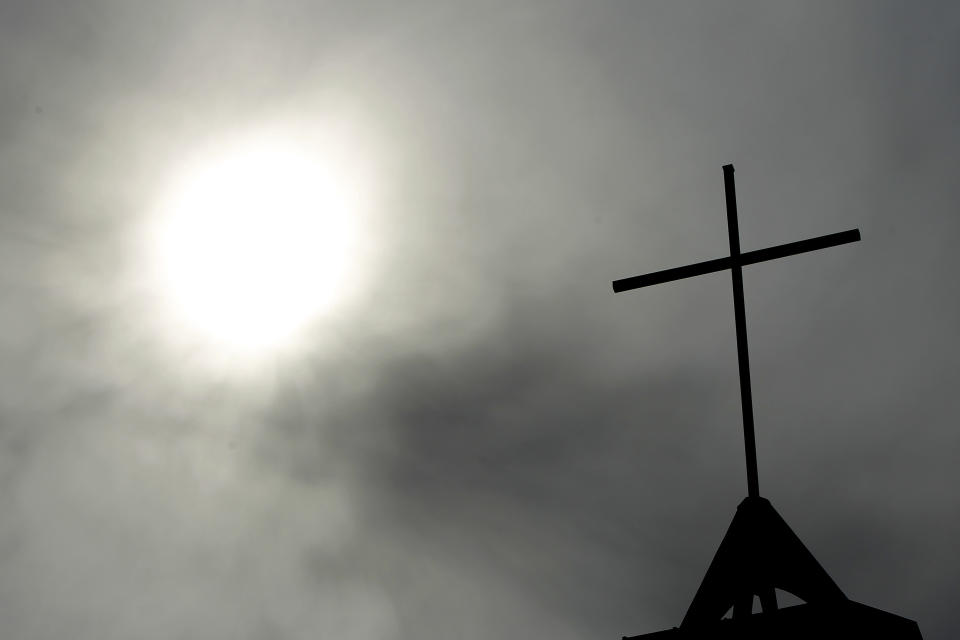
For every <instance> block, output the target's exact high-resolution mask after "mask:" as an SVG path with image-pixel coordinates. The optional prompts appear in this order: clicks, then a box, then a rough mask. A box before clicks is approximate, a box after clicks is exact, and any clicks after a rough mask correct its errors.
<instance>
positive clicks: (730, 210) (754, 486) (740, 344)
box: [613, 164, 860, 497]
mask: <svg viewBox="0 0 960 640" xmlns="http://www.w3.org/2000/svg"><path fill="white" fill-rule="evenodd" d="M723 187H724V192H725V193H726V200H727V232H728V234H729V236H730V255H729V256H726V257H723V258H717V259H715V260H707V261H706V262H698V263H696V264H689V265H686V266H684V267H677V268H675V269H665V270H663V271H655V272H653V273H648V274H645V275H641V276H633V277H632V278H623V279H622V280H614V281H613V291H614V293H620V292H622V291H630V290H631V289H639V288H641V287H649V286H650V285H654V284H660V283H662V282H671V281H673V280H681V279H683V278H691V277H693V276H699V275H703V274H705V273H713V272H714V271H722V270H724V269H730V275H731V278H732V280H733V312H734V317H735V320H736V326H737V360H738V362H739V367H740V404H741V406H742V408H743V444H744V449H745V450H746V457H747V494H748V495H749V496H751V497H756V496H759V495H760V488H759V481H758V479H757V443H756V437H755V436H754V432H753V396H752V394H751V391H750V356H749V354H748V352H747V323H746V318H745V314H744V310H743V273H742V271H741V267H743V266H744V265H748V264H755V263H757V262H766V261H767V260H774V259H776V258H785V257H786V256H792V255H796V254H798V253H806V252H807V251H815V250H817V249H826V248H827V247H835V246H837V245H840V244H846V243H848V242H857V241H858V240H860V230H859V229H850V230H849V231H841V232H840V233H831V234H829V235H826V236H820V237H817V238H810V239H808V240H800V241H798V242H790V243H787V244H781V245H777V246H775V247H767V248H766V249H758V250H757V251H748V252H747V253H740V229H739V227H738V225H737V192H736V187H735V186H734V182H733V165H732V164H727V165H724V166H723Z"/></svg>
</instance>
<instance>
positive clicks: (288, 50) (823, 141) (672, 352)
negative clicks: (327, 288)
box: [0, 1, 960, 640]
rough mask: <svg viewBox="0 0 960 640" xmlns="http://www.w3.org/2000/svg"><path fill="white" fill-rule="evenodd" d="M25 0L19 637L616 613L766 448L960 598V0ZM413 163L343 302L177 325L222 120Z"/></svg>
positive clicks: (5, 207)
mask: <svg viewBox="0 0 960 640" xmlns="http://www.w3.org/2000/svg"><path fill="white" fill-rule="evenodd" d="M203 4H204V6H203V7H201V8H197V7H195V6H194V3H183V4H179V5H178V4H175V3H146V2H143V3H139V2H138V3H131V2H106V1H101V2H85V3H73V2H6V3H3V5H2V6H0V83H2V87H3V97H2V98H0V193H2V194H3V196H2V199H0V230H2V233H0V267H2V268H0V286H2V289H0V291H2V296H3V304H2V305H0V327H2V329H3V331H2V332H0V346H2V349H3V358H2V364H0V367H2V375H3V384H2V387H0V412H2V413H0V418H2V421H0V424H2V430H0V445H2V450H0V489H2V491H0V502H2V509H3V513H4V517H3V518H2V520H0V621H2V624H3V628H4V636H5V637H10V638H36V639H48V638H50V639H52V638H67V637H69V638H76V639H78V640H84V639H86V638H91V639H92V638H97V639H98V640H99V639H106V638H143V639H147V640H149V639H152V638H157V639H160V638H164V639H167V638H200V637H203V638H211V639H217V638H250V639H259V638H290V639H294V638H307V637H309V638H317V637H320V638H328V637H329V638H344V639H354V638H355V639H357V640H361V639H387V638H397V639H408V638H409V639H413V638H418V639H427V640H429V639H434V638H436V639H440V638H450V637H455V638H469V639H472V638H477V639H479V638H485V639H487V638H514V637H517V638H519V637H551V638H561V639H565V638H570V639H574V638H577V639H579V638H584V639H586V638H615V637H620V636H622V635H625V634H635V633H642V632H647V631H654V630H657V629H659V628H663V627H670V626H674V625H676V624H678V623H679V621H680V619H681V618H682V616H683V613H684V611H685V609H686V606H687V605H688V604H689V601H690V599H691V598H692V596H693V594H694V592H695V590H696V587H697V585H698V582H699V580H700V578H701V577H702V575H703V572H704V571H705V569H706V566H707V564H708V563H709V561H710V558H711V557H712V554H713V552H714V551H715V549H716V545H717V544H718V543H719V541H720V538H721V536H722V535H723V533H724V531H725V528H726V526H727V524H728V523H729V519H730V518H731V517H732V515H733V512H734V508H735V506H736V504H737V503H738V501H739V500H740V499H741V498H742V496H743V495H744V493H745V487H744V484H745V483H744V480H743V469H742V467H743V462H742V457H743V453H742V441H741V436H740V433H739V429H740V426H739V420H740V408H739V398H738V395H737V394H738V388H737V379H736V354H735V346H734V334H733V321H732V305H731V302H730V291H729V288H730V284H729V279H728V277H727V276H726V275H725V274H714V275H710V276H704V277H701V278H698V279H696V280H694V281H684V282H678V283H673V284H670V285H665V286H661V287H657V288H653V289H650V290H643V291H640V292H634V293H631V294H624V295H617V296H614V295H613V294H612V293H611V291H610V284H609V282H610V280H612V279H614V278H618V277H623V276H627V275H633V274H636V273H641V272H645V271H653V270H657V269H662V268H667V267H671V266H677V265H680V264H683V263H687V262H693V261H699V260H705V259H709V258H713V257H717V256H719V255H722V254H723V253H724V252H725V251H726V250H727V248H726V231H725V227H724V224H725V217H724V211H723V193H722V174H721V170H720V167H721V165H722V164H725V163H728V162H733V163H735V165H736V167H737V174H736V175H737V180H738V183H737V186H738V193H739V203H740V221H741V239H742V245H743V247H744V249H745V250H750V249H753V248H759V247H762V246H767V245H772V244H779V243H783V242H789V241H792V240H797V239H801V238H805V237H810V236H815V235H821V234H826V233H831V232H835V231H841V230H844V229H848V228H852V227H859V228H860V229H861V232H862V234H863V241H862V242H860V243H858V244H855V245H849V246H845V247H840V248H835V249H830V250H828V251H823V252H819V253H817V254H811V255H804V256H797V257H793V258H790V259H786V260H783V261H779V262H777V263H769V264H764V265H760V266H756V267H751V268H749V269H748V270H747V271H746V272H745V283H746V302H747V313H748V322H749V330H750V346H751V355H752V364H753V375H754V396H755V411H756V416H757V425H758V447H759V458H760V482H761V489H762V492H763V494H764V495H766V496H767V497H769V498H770V499H771V500H772V501H773V503H774V505H775V506H776V507H777V508H778V509H779V510H780V512H781V514H782V515H783V516H784V517H785V518H786V520H787V521H788V522H789V523H790V524H791V525H792V526H793V528H794V530H795V531H796V532H797V533H798V535H799V536H800V537H801V539H803V540H804V541H805V543H806V544H807V545H808V546H809V547H810V549H811V550H812V551H813V552H814V554H815V555H816V556H817V557H818V559H819V560H820V561H821V563H822V564H823V565H824V566H825V567H826V568H827V570H828V571H829V572H830V573H831V575H832V576H833V577H834V578H835V580H836V581H837V583H838V584H839V585H840V586H841V588H843V589H844V590H845V592H846V593H847V594H848V595H849V596H850V597H851V598H853V599H855V600H858V601H861V602H864V603H866V604H870V605H873V606H878V607H880V608H884V609H887V610H890V611H893V612H895V613H899V614H901V615H905V616H908V617H910V618H914V619H916V620H918V621H919V623H920V626H921V629H922V630H923V632H924V634H925V637H927V638H930V639H933V640H936V639H938V638H951V637H955V636H956V635H957V634H958V633H960V618H958V616H957V613H956V611H955V608H954V607H953V606H952V601H953V599H954V596H955V594H956V593H957V592H958V589H960V570H958V567H957V563H956V543H955V540H956V539H957V538H958V537H960V511H958V510H957V507H956V505H957V490H956V487H957V485H958V480H960V477H958V471H957V464H956V458H957V452H958V451H960V430H958V429H957V416H958V415H960V413H958V410H960V405H958V398H957V394H956V388H957V386H958V382H960V377H958V373H957V372H958V369H957V364H956V363H957V362H958V357H960V341H958V336H957V327H958V326H960V304H958V300H957V294H956V289H957V287H956V282H955V281H956V276H955V274H956V273H958V272H960V261H958V260H957V258H956V247H955V244H956V242H957V241H958V240H960V216H958V215H957V202H958V191H960V189H958V187H957V181H956V178H955V175H954V174H955V164H956V162H955V159H956V156H957V150H958V142H960V118H958V104H960V83H958V81H957V78H960V46H958V43H960V11H958V10H957V9H956V8H954V7H953V6H952V5H951V4H950V3H935V2H926V3H913V4H911V5H910V6H909V7H907V6H906V5H900V4H892V3H844V4H842V5H838V4H836V3H826V2H824V3H811V2H806V3H799V2H797V3H769V2H754V3H750V2H738V3H725V4H723V5H721V4H718V3H707V2H703V3H677V2H659V3H653V2H649V3H614V2H603V3H596V2H591V3H573V2H562V3H561V2H528V3H515V2H491V3H474V2H464V3H449V2H437V3H432V2H417V3H402V5H398V4H397V3H386V2H384V3H376V2H370V3H355V2H351V3H346V2H344V3H308V2H303V3H296V2H269V3H268V2H262V3H261V2H247V3H242V4H238V3H225V2H224V3H220V2H210V3H203ZM315 123H320V125H326V126H337V127H341V128H342V132H343V133H344V135H346V136H347V137H348V138H350V139H354V140H356V141H357V149H358V150H359V151H360V152H363V153H367V154H369V156H370V157H371V158H372V159H373V160H372V163H373V164H374V165H375V166H376V173H377V176H378V181H377V184H376V186H375V190H376V202H377V206H376V207H375V209H374V211H373V213H372V221H371V224H370V228H369V230H368V231H367V236H366V238H365V249H364V250H365V252H366V255H367V257H368V259H367V261H366V262H365V263H364V265H362V266H359V267H358V268H357V272H356V274H355V279H354V280H353V281H351V283H350V284H349V286H351V287H353V288H354V289H355V290H354V291H353V295H352V296H351V297H350V301H349V304H346V305H344V306H343V307H342V308H341V309H339V310H338V311H337V312H336V313H333V314H331V315H330V316H329V317H327V318H324V319H322V320H321V321H319V322H318V323H317V324H316V326H315V327H313V329H312V331H311V334H310V339H309V340H307V341H306V342H305V343H304V344H303V345H302V348H301V349H299V350H298V352H297V353H296V354H294V355H289V354H288V355H287V356H285V357H284V358H281V359H278V360H277V361H275V362H271V363H268V365H269V366H266V367H265V368H264V369H263V370H261V371H258V372H256V373H255V374H253V375H244V376H236V377H235V376H231V375H230V374H228V373H225V372H223V371H216V370H215V369H213V368H210V367H208V366H206V363H205V361H204V360H203V358H202V357H201V355H199V354H198V353H197V350H196V349H194V345H191V344H189V343H180V342H178V341H177V340H178V339H177V338H176V337H175V336H171V335H165V334H163V332H162V331H158V325H157V322H156V321H155V315H156V313H155V305H156V293H155V292H154V291H152V290H151V289H150V287H149V283H148V282H147V280H146V279H145V278H144V277H143V274H142V272H141V270H140V263H139V262H138V255H137V244H136V242H135V238H136V237H137V236H136V234H137V232H138V229H140V228H141V224H142V221H143V220H144V218H145V217H146V216H148V215H150V213H151V210H152V207H153V206H155V202H156V200H157V198H158V197H159V193H160V191H161V190H162V188H163V184H164V180H165V179H166V178H167V176H169V175H170V173H171V172H172V171H174V170H175V168H176V167H177V163H178V162H182V161H183V158H184V157H186V156H187V155H189V154H190V153H191V152H192V150H194V149H196V148H197V147H198V146H200V145H210V144H216V141H217V140H221V139H226V138H229V136H231V135H234V133H235V132H236V133H237V134H238V135H239V134H241V133H242V132H244V131H247V130H250V129H255V128H259V127H262V126H288V125H289V126H291V127H294V128H296V127H299V126H312V125H313V124H315Z"/></svg>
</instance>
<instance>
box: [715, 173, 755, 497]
mask: <svg viewBox="0 0 960 640" xmlns="http://www.w3.org/2000/svg"><path fill="white" fill-rule="evenodd" d="M723 190H724V194H725V195H726V200H727V232H728V234H729V235H730V278H731V280H732V281H733V314H734V318H735V322H736V326H737V362H738V364H739V367H740V406H741V408H742V411H743V446H744V450H745V452H746V456H747V495H748V496H750V497H756V496H759V495H760V480H759V475H758V473H757V439H756V436H755V435H754V429H753V394H752V392H751V390H750V353H749V350H748V349H747V319H746V312H745V310H744V305H743V269H742V268H741V262H740V226H739V224H738V223H737V188H736V185H735V184H734V180H733V165H732V164H725V165H723Z"/></svg>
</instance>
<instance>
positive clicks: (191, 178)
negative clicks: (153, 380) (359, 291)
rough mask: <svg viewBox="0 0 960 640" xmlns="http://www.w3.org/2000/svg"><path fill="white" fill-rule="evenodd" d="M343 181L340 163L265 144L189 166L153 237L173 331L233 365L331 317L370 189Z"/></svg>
mask: <svg viewBox="0 0 960 640" xmlns="http://www.w3.org/2000/svg"><path fill="white" fill-rule="evenodd" d="M327 151H328V152H329V151H330V150H329V149H328V150H327ZM350 169H351V167H350V163H349V162H346V158H343V157H340V158H338V157H336V156H335V155H330V154H324V153H318V152H316V150H306V149H303V148H299V147H298V146H296V145H291V144H284V143H282V142H278V141H276V140H271V139H268V140H263V139H255V140H245V141H244V142H242V143H240V144H237V145H234V146H233V147H231V148H228V149H226V150H221V152H220V153H218V154H204V156H203V157H201V158H200V159H199V160H197V161H195V162H192V163H189V164H188V165H187V167H186V170H184V171H183V174H182V175H181V176H180V177H179V178H178V179H176V180H174V182H173V186H172V188H171V189H170V192H169V194H168V195H167V198H165V200H164V202H163V205H162V206H161V207H160V212H159V215H158V216H157V217H156V220H155V223H156V226H155V227H153V228H152V229H151V233H150V235H151V239H150V244H151V247H152V254H153V255H152V262H153V270H154V273H155V277H156V280H157V284H158V285H159V288H160V292H161V294H162V298H163V299H164V306H165V307H166V311H167V312H168V314H169V315H170V316H171V317H172V320H173V321H174V324H175V325H176V326H177V327H178V330H180V331H185V332H187V333H189V334H190V335H191V336H192V338H191V339H193V340H195V341H196V340H197V339H199V340H202V341H203V342H205V343H206V344H208V345H210V344H212V345H215V346H216V347H217V348H218V349H219V350H220V351H221V352H227V353H229V354H230V355H231V356H232V355H237V354H246V355H248V354H260V353H263V352H265V351H270V350H276V349H277V348H281V347H283V346H285V345H288V344H289V343H290V342H291V341H292V340H293V339H294V338H295V337H296V336H297V334H298V333H299V332H301V330H303V329H304V328H305V327H306V326H307V325H308V324H309V323H310V322H311V321H313V320H314V319H316V318H317V317H318V316H319V315H321V314H323V313H324V312H326V311H328V310H329V309H330V308H331V307H332V306H333V305H335V304H336V303H337V302H338V300H339V299H340V298H341V297H342V296H343V294H344V293H345V291H344V289H345V286H346V285H345V279H346V276H347V274H348V272H349V270H350V269H351V268H353V267H355V266H356V264H355V262H356V258H355V254H356V249H357V247H356V245H357V236H358V231H359V229H358V222H359V220H358V218H359V216H360V213H361V212H360V210H359V209H360V205H361V200H362V198H361V196H362V195H363V188H364V187H365V186H367V185H364V184H361V182H362V181H358V179H357V177H358V176H357V175H356V174H355V173H352V172H351V171H350Z"/></svg>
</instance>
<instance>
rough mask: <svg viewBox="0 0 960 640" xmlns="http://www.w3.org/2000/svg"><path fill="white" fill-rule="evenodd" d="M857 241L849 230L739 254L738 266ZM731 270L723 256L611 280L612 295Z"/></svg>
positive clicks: (857, 232)
mask: <svg viewBox="0 0 960 640" xmlns="http://www.w3.org/2000/svg"><path fill="white" fill-rule="evenodd" d="M859 240H860V230H859V229H850V230H849V231H841V232H839V233H831V234H829V235H825V236H819V237H816V238H808V239H807V240H798V241H797V242H788V243H787V244H781V245H777V246H775V247H767V248H766V249H757V250H756V251H749V252H747V253H741V254H740V259H739V261H738V262H739V263H740V264H741V265H748V264H755V263H757V262H766V261H767V260H775V259H777V258H785V257H787V256H793V255H796V254H798V253H806V252H808V251H816V250H817V249H826V248H828V247H835V246H837V245H841V244H847V243H848V242H857V241H859ZM731 266H733V259H732V258H731V257H730V256H726V257H723V258H716V259H715V260H707V261H706V262H697V263H696V264H688V265H686V266H683V267H676V268H674V269H664V270H663V271H654V272H653V273H647V274H644V275H642V276H633V277H630V278H623V279H621V280H614V281H613V292H614V293H621V292H623V291H630V290H631V289H640V288H641V287H649V286H650V285H654V284H661V283H663V282H670V281H672V280H682V279H683V278H690V277H693V276H699V275H703V274H705V273H713V272H714V271H723V270H724V269H729V268H730V267H731Z"/></svg>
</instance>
